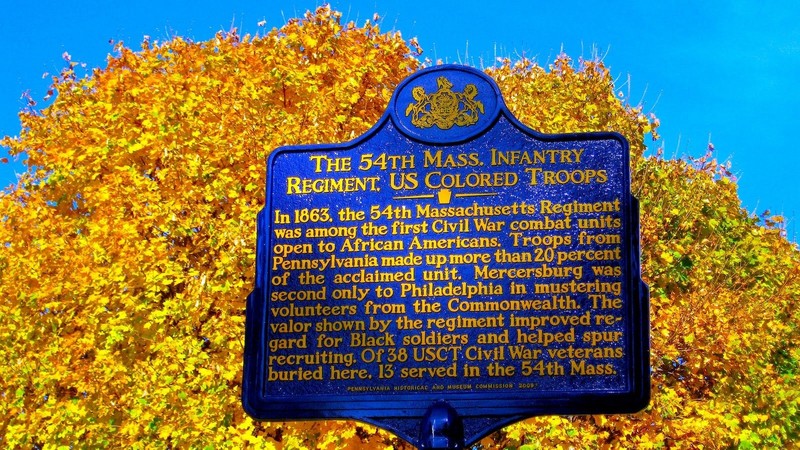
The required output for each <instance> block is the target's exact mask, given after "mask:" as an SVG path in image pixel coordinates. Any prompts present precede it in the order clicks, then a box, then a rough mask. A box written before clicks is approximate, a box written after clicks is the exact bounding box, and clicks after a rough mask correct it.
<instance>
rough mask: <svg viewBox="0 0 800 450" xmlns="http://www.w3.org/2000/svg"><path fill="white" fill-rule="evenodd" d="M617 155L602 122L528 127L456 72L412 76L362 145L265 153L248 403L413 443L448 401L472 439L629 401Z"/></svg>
mask: <svg viewBox="0 0 800 450" xmlns="http://www.w3.org/2000/svg"><path fill="white" fill-rule="evenodd" d="M628 157H629V156H628V146H627V142H626V141H625V140H624V138H622V137H621V136H620V135H618V134H616V133H583V134H570V135H542V134H539V133H536V132H535V131H533V130H530V129H528V128H527V127H525V126H524V125H522V124H521V123H519V122H518V121H517V120H516V119H515V118H514V117H513V116H512V115H511V113H510V112H509V111H508V110H507V108H506V107H505V105H504V104H503V101H502V98H501V96H500V92H499V89H498V88H497V86H496V84H495V83H494V82H493V81H492V80H491V79H490V78H488V77H487V76H486V75H484V74H483V73H481V72H479V71H476V70H474V69H470V68H465V67H460V66H437V67H433V68H430V69H426V70H423V71H420V72H418V73H416V74H414V75H412V76H410V77H409V78H408V79H406V80H405V81H404V82H402V83H401V84H400V85H399V86H398V87H397V89H396V91H395V94H394V96H393V98H392V100H391V101H390V104H389V107H388V109H387V113H386V114H384V116H383V117H382V118H381V120H380V121H379V122H378V123H377V124H376V125H375V126H374V127H373V128H372V129H371V130H370V131H369V132H368V133H367V134H365V135H364V136H361V137H360V138H358V139H355V140H353V141H351V142H348V143H344V144H322V145H310V146H296V147H283V148H279V149H276V150H275V151H274V152H273V153H272V154H271V155H270V159H269V162H268V173H267V198H266V204H265V207H264V210H263V211H262V212H261V214H260V215H259V218H258V244H257V258H256V260H257V263H256V283H255V289H254V290H253V293H252V294H251V295H250V296H249V297H248V305H247V326H246V329H247V331H246V332H247V336H246V340H245V341H246V348H245V371H244V379H243V404H244V406H245V409H246V410H247V411H248V412H249V413H250V414H251V415H253V416H254V417H256V418H259V419H282V420H286V419H315V418H353V419H359V420H364V421H368V422H371V423H374V424H376V425H379V426H382V427H385V428H388V429H390V430H392V431H393V432H395V433H397V434H399V435H400V436H402V437H404V438H406V439H409V440H411V441H414V440H415V439H416V438H415V436H418V435H419V432H418V431H419V427H420V421H421V420H423V417H430V416H436V414H430V412H429V411H428V408H429V407H430V408H433V406H432V405H434V404H437V405H439V406H438V408H440V409H441V408H442V403H441V401H444V404H445V407H444V410H447V411H451V409H452V411H455V413H457V416H458V419H459V420H463V428H464V432H465V434H466V436H467V437H468V438H467V439H466V442H473V441H474V440H476V439H478V438H480V437H481V436H483V435H485V434H487V433H489V432H491V431H493V430H494V429H495V428H496V427H498V426H501V425H502V424H505V423H508V422H510V421H513V420H518V419H520V418H523V417H526V416H532V415H542V414H584V413H616V412H632V411H636V410H638V409H641V408H643V407H644V406H645V405H646V403H647V401H648V399H649V379H648V378H647V377H648V364H649V361H648V360H649V357H648V352H649V349H648V333H649V331H648V325H647V324H648V320H647V315H648V290H647V287H646V285H645V284H644V283H643V282H642V281H641V277H640V273H639V242H638V207H637V202H636V199H635V198H633V197H632V196H631V194H630V180H629V168H628V164H629V163H628ZM452 411H451V412H452ZM448 414H450V413H448ZM425 426H427V425H425Z"/></svg>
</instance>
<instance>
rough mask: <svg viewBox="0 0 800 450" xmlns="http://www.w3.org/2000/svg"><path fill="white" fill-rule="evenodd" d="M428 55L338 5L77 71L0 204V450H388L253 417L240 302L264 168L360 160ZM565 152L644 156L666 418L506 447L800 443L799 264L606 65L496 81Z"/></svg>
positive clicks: (28, 133)
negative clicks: (595, 148) (627, 151)
mask: <svg viewBox="0 0 800 450" xmlns="http://www.w3.org/2000/svg"><path fill="white" fill-rule="evenodd" d="M418 54H419V49H418V47H417V46H416V42H414V41H409V42H407V41H405V40H403V39H402V37H401V36H400V35H399V34H397V33H382V32H381V31H380V30H379V28H378V26H377V25H376V24H375V23H372V22H367V23H366V24H365V25H363V26H356V25H355V24H352V23H350V24H342V23H341V22H340V15H339V14H338V13H336V12H334V11H331V10H330V9H328V8H325V7H323V8H320V9H318V10H317V11H316V12H314V13H308V14H306V16H305V17H304V18H303V19H301V20H292V21H290V22H289V23H288V24H286V25H285V26H284V27H282V28H281V29H276V30H273V31H271V32H269V33H267V34H264V35H260V36H252V37H251V36H238V35H237V34H236V33H219V34H218V35H217V36H216V37H215V38H214V39H211V40H210V41H207V42H188V41H186V40H183V39H180V38H175V39H172V40H170V41H167V42H163V43H151V42H145V43H143V45H142V48H141V50H139V51H133V50H131V49H129V48H126V47H124V46H121V45H119V46H117V47H116V54H115V55H114V56H113V57H111V58H109V61H108V65H107V67H106V68H104V69H99V70H96V71H94V72H93V73H92V74H91V75H89V76H87V77H78V76H77V75H76V74H75V71H74V69H75V66H74V63H69V64H68V66H67V67H66V68H65V69H64V71H63V72H62V73H61V74H60V76H58V77H57V78H56V79H54V81H53V89H54V92H55V93H56V95H55V99H54V101H53V103H52V104H51V105H50V106H48V107H47V108H45V109H43V110H41V111H37V110H33V109H30V110H26V111H23V113H22V114H21V119H22V130H21V132H20V134H19V137H18V138H5V139H3V141H2V144H3V145H4V146H5V147H7V148H8V149H9V151H10V153H12V154H14V155H20V154H25V155H26V156H27V164H28V171H27V173H26V174H24V175H23V176H22V178H21V179H20V181H19V183H18V184H17V185H16V186H14V187H12V188H10V189H8V190H6V191H5V192H4V193H3V194H2V197H0V211H1V212H0V217H2V220H0V241H2V243H3V245H2V246H0V298H2V300H0V359H2V361H3V364H2V365H0V396H2V400H3V401H2V402H0V444H2V446H3V447H8V448H59V447H64V448H71V447H78V448H96V447H133V448H145V447H148V448H149V447H155V448H187V447H197V448H242V447H245V446H249V447H250V448H277V447H285V448H313V447H318V448H348V447H353V446H356V445H365V446H371V447H375V448H384V447H388V446H394V447H403V446H405V445H406V444H404V443H403V442H401V441H399V440H397V439H396V438H394V437H393V436H391V435H390V434H388V433H386V432H384V431H381V430H378V429H376V428H375V427H373V426H369V425H365V424H359V423H354V422H346V421H331V422H323V421H320V422H293V423H257V422H253V421H252V420H251V419H250V418H249V417H247V416H246V415H245V414H244V413H243V411H242V408H241V404H240V399H239V397H240V394H241V387H240V384H241V377H242V374H241V361H242V352H243V339H244V337H243V335H244V326H243V323H244V299H245V297H246V295H247V293H248V292H249V291H250V289H251V287H252V284H253V279H254V265H255V264H254V250H255V226H254V224H255V216H256V214H257V212H258V211H259V209H260V208H261V206H262V205H263V203H264V185H265V160H266V157H267V155H268V154H269V152H270V151H271V150H272V149H274V148H276V147H278V146H282V145H294V144H308V143H316V142H342V141H347V140H350V139H352V138H354V137H356V136H358V135H360V134H361V133H363V132H365V131H366V130H367V129H368V128H369V127H370V126H371V125H372V124H374V123H375V122H376V121H377V120H378V118H379V117H380V116H381V114H382V113H383V111H384V109H385V107H386V104H387V102H388V100H389V98H390V96H391V93H392V91H393V89H394V87H395V86H396V85H397V84H398V83H399V82H400V81H401V80H402V79H403V78H405V77H406V76H407V75H409V74H410V73H412V72H413V71H414V70H416V69H417V68H418V67H419V66H420V63H419V62H418V61H417V59H415V58H416V57H417V56H418ZM488 72H489V74H490V76H492V77H493V78H494V79H495V80H496V81H497V82H498V84H499V86H500V88H501V90H502V91H503V94H504V96H505V99H506V102H507V103H508V105H509V107H510V108H511V109H512V111H513V112H514V113H515V114H516V115H517V117H518V118H519V119H520V120H521V121H522V122H524V123H525V124H527V125H529V126H530V127H532V128H534V129H536V130H538V131H541V132H545V133H555V132H577V131H607V130H612V131H617V132H620V133H622V134H623V135H625V136H626V138H627V139H628V140H629V142H630V143H631V152H632V155H631V156H632V158H631V160H632V171H633V177H632V178H633V183H634V187H633V189H634V194H635V195H636V196H637V197H639V199H640V201H641V206H642V241H643V242H642V244H643V263H644V267H643V273H644V277H645V279H646V280H647V281H648V282H649V283H650V285H651V289H652V294H653V295H652V297H653V298H652V311H651V321H652V329H653V333H652V334H653V341H652V360H651V366H652V371H653V374H652V376H653V400H652V402H651V405H650V407H649V408H648V409H647V410H645V411H643V412H642V413H639V414H636V415H631V416H592V417H544V418H534V419H529V420H526V421H523V422H520V423H518V424H515V425H512V426H510V427H507V428H506V429H504V430H502V431H499V432H497V433H495V434H493V435H492V436H489V437H487V438H486V439H484V441H483V442H482V445H484V446H486V447H489V448H503V447H514V446H518V447H523V448H524V447H527V448H539V447H541V446H553V447H557V446H561V447H564V448H567V447H570V446H571V447H576V448H585V447H594V448H652V447H670V448H673V447H674V448H699V447H708V448H718V447H731V446H740V447H742V448H748V447H750V448H762V447H775V448H778V447H782V446H787V445H790V443H791V442H793V441H794V440H797V439H798V438H800V436H798V434H800V412H798V409H797V406H796V405H797V404H798V403H800V388H798V386H797V382H796V378H795V377H796V376H797V373H798V360H800V353H799V352H798V349H797V346H796V345H793V343H795V342H797V341H798V324H800V313H798V312H797V309H796V308H794V306H793V303H794V301H795V300H796V299H798V298H800V252H798V250H797V248H796V247H795V246H793V245H792V244H790V243H788V242H787V241H786V240H785V238H783V237H782V236H781V235H780V230H779V228H778V226H777V221H779V220H780V218H774V217H766V216H765V217H761V218H755V217H751V216H749V215H748V214H747V213H746V212H745V211H744V210H742V208H741V206H740V203H739V200H738V197H737V195H736V184H735V182H733V181H732V178H731V176H730V174H729V172H728V168H727V166H725V165H721V164H719V163H718V162H716V161H714V160H712V159H711V158H710V157H705V158H701V159H698V160H676V161H668V160H664V159H663V158H661V157H660V156H659V155H656V156H654V157H644V156H643V152H644V139H645V136H646V135H647V134H648V133H655V129H656V127H657V125H658V123H657V120H655V118H654V117H647V116H645V115H644V114H642V112H641V111H640V110H639V109H636V108H632V107H628V106H626V105H624V104H623V103H622V102H621V101H620V99H619V98H617V97H616V96H615V95H614V86H613V81H612V79H611V77H610V76H609V74H608V70H607V69H606V68H605V67H604V66H603V65H602V64H601V63H599V62H595V61H584V62H580V63H578V64H574V63H573V62H571V61H570V60H569V59H568V58H567V57H565V56H560V57H559V58H558V59H557V60H556V61H555V62H554V63H553V65H552V66H551V67H550V68H549V70H545V69H544V68H541V67H539V66H537V65H536V64H534V63H532V62H530V61H521V62H518V63H513V64H512V63H511V62H505V63H503V64H501V65H499V66H498V67H496V68H493V69H490V70H489V71H488Z"/></svg>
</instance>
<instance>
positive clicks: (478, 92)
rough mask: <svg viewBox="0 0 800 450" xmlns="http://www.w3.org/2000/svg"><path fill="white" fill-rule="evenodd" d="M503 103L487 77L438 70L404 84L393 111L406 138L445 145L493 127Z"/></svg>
mask: <svg viewBox="0 0 800 450" xmlns="http://www.w3.org/2000/svg"><path fill="white" fill-rule="evenodd" d="M499 99H500V91H499V89H498V88H497V86H496V85H495V84H494V82H493V81H491V80H490V79H487V77H486V76H485V75H484V74H482V73H480V72H478V71H473V70H470V69H468V68H464V67H459V70H453V66H437V67H434V68H431V69H429V70H428V71H422V72H419V73H418V74H416V75H415V76H412V77H409V78H408V79H406V80H405V81H403V82H402V83H401V84H400V85H399V86H398V87H397V90H396V91H395V96H394V98H393V102H392V103H393V107H392V106H390V111H392V113H393V114H392V115H393V116H394V117H393V118H394V119H395V122H396V123H397V124H398V125H399V128H400V130H402V131H403V132H404V133H405V134H406V135H408V136H410V137H412V138H415V139H418V140H421V141H423V142H428V143H443V144H444V143H453V142H458V141H462V140H465V139H469V138H471V137H473V136H476V135H477V134H479V133H481V132H482V131H484V130H486V128H488V127H489V126H491V123H492V121H493V120H494V119H495V118H496V116H497V110H498V108H499V107H500V106H501V102H500V101H499Z"/></svg>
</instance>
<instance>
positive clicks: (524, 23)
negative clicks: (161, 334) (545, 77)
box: [0, 0, 800, 242]
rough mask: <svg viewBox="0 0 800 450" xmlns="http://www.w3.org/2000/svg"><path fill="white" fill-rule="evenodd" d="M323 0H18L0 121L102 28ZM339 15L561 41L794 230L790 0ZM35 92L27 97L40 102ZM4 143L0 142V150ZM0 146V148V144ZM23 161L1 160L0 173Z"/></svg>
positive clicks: (795, 61) (465, 55)
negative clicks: (728, 168) (597, 61)
mask: <svg viewBox="0 0 800 450" xmlns="http://www.w3.org/2000/svg"><path fill="white" fill-rule="evenodd" d="M321 3H322V2H318V1H301V0H283V1H277V0H271V1H267V0H262V1H244V0H234V1H219V0H215V1H207V0H193V1H184V0H180V1H153V0H139V1H136V2H122V3H121V2H106V1H102V2H101V1H95V0H88V1H80V0H78V1H76V2H64V1H57V2H56V1H49V0H46V1H37V2H33V1H26V2H12V3H11V4H9V5H5V6H4V8H3V13H2V14H0V42H3V45H2V46H0V135H6V134H8V135H12V136H13V135H16V134H18V132H19V126H20V125H19V121H18V119H17V113H18V111H19V110H20V109H21V108H22V107H23V106H24V102H23V101H22V100H21V99H20V96H21V94H22V93H23V92H25V91H29V92H30V93H31V95H32V96H33V98H34V99H36V100H41V99H42V97H43V96H44V94H45V92H46V91H47V87H48V84H49V76H47V77H44V78H43V74H45V73H50V74H57V73H58V72H59V71H60V69H61V68H62V67H63V65H64V61H63V60H62V54H63V53H64V52H68V53H69V54H70V55H71V56H72V60H73V61H76V62H79V63H85V64H87V66H88V67H89V68H92V67H104V66H105V60H106V56H107V55H108V53H109V52H110V51H111V45H110V44H109V41H110V40H114V41H123V42H125V43H126V44H127V45H128V46H130V47H133V48H138V47H139V43H140V42H141V40H142V38H143V37H144V36H145V35H147V36H150V37H151V38H152V39H154V40H155V39H157V40H165V39H168V38H170V37H171V36H175V35H181V36H186V37H189V38H192V39H194V40H206V39H209V38H211V37H212V36H213V35H214V33H215V32H216V31H218V30H222V29H224V30H228V29H230V28H231V26H235V27H237V28H239V30H240V31H242V32H243V33H247V32H250V33H255V32H256V31H258V30H259V27H258V22H260V21H262V20H263V21H266V28H268V29H269V28H273V27H280V26H281V25H282V24H283V23H284V22H285V20H286V19H289V18H291V17H297V16H300V15H302V14H303V13H304V12H305V11H306V10H309V9H314V8H315V7H316V6H318V5H319V4H321ZM331 4H332V6H333V8H334V9H337V10H339V11H341V12H342V13H343V18H344V19H345V20H355V21H356V22H357V23H359V24H362V23H363V22H364V20H366V19H368V18H371V17H372V15H373V13H376V12H377V13H378V14H379V15H380V16H381V17H382V22H381V23H382V29H383V30H399V31H401V32H402V34H403V36H404V37H406V38H411V37H417V38H418V39H419V42H420V44H421V45H422V47H423V49H424V50H425V53H424V55H423V57H426V56H427V57H430V58H431V59H433V60H436V59H442V60H444V61H446V62H463V63H468V64H470V65H473V66H477V67H481V66H488V65H492V63H493V60H494V59H495V57H496V56H507V57H511V58H512V59H516V58H518V57H519V56H521V55H525V56H527V57H530V58H533V59H535V60H536V61H537V62H538V63H539V64H540V65H544V66H546V65H547V64H549V63H550V62H552V60H553V58H554V57H555V56H556V55H557V54H558V53H559V52H560V51H561V50H562V49H563V50H564V51H565V52H566V53H567V54H569V55H570V56H572V57H574V58H575V59H577V58H578V57H581V56H583V57H586V58H589V57H592V56H593V54H595V53H597V54H599V55H601V57H603V59H604V61H605V62H606V64H607V65H608V66H609V67H610V69H611V71H612V74H614V76H615V77H617V88H618V90H621V91H622V92H623V93H625V95H626V96H627V98H628V100H629V101H630V102H631V103H633V104H639V103H641V104H642V105H643V106H644V109H645V111H646V112H654V113H655V114H656V115H657V116H658V117H659V118H660V119H661V123H662V127H661V135H662V137H663V142H660V143H655V144H652V143H651V144H649V145H650V148H653V149H655V148H656V147H657V146H659V145H662V144H663V146H664V148H665V151H666V154H667V155H668V156H673V155H674V156H682V155H695V156H699V155H702V154H703V153H704V152H705V149H706V146H707V144H708V142H709V137H710V139H711V141H712V142H713V143H714V146H715V148H716V152H717V155H718V157H719V158H720V159H722V160H728V159H730V160H731V161H732V162H733V171H734V173H736V174H737V176H738V177H739V185H740V196H741V198H742V200H743V204H744V207H745V208H747V209H748V210H749V211H751V212H762V211H763V210H765V209H769V210H770V211H772V212H773V213H781V214H783V215H785V216H786V217H787V218H788V220H789V221H790V224H789V232H788V234H789V236H788V237H789V238H790V239H792V240H794V241H795V242H797V241H798V238H800V236H798V230H800V228H798V227H797V224H796V222H797V221H800V182H799V181H798V176H797V174H796V172H797V171H798V169H799V168H800V150H798V148H797V147H796V145H795V141H794V138H793V137H794V136H795V135H797V129H798V125H797V117H798V106H800V89H798V85H797V83H798V81H800V3H798V2H796V1H795V0H778V1H768V2H767V1H756V0H752V1H750V0H748V1H720V0H712V1H688V0H683V1H667V2H658V1H646V2H645V1H642V2H633V3H632V2H622V1H601V2H589V1H586V2H581V1H574V0H560V1H548V2H538V1H503V0H495V1H491V2H484V1H482V2H478V1H475V2H473V1H463V0H461V1H453V0H445V1H427V2H410V1H380V2H378V1H374V0H373V1H350V2H344V1H333V2H331ZM41 104H43V103H41V102H40V105H41ZM3 153H4V152H3ZM2 156H6V155H0V157H2ZM21 171H24V167H23V166H22V164H21V161H16V162H15V161H12V162H11V163H9V164H0V186H7V185H9V184H11V183H13V182H14V181H15V180H16V177H15V172H21Z"/></svg>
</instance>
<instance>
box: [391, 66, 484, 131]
mask: <svg viewBox="0 0 800 450" xmlns="http://www.w3.org/2000/svg"><path fill="white" fill-rule="evenodd" d="M436 84H437V87H438V88H439V89H438V90H437V91H436V92H434V93H433V94H428V93H426V92H425V89H424V88H423V87H422V86H417V87H415V88H414V89H413V90H412V91H411V96H412V97H414V100H416V101H417V102H416V103H410V104H409V105H408V107H407V108H406V117H408V116H409V115H411V123H412V124H413V125H414V126H416V127H417V128H430V127H432V126H434V125H436V126H437V127H439V128H441V129H442V130H449V129H450V128H452V127H453V125H458V126H460V127H464V126H469V125H473V124H475V123H476V122H478V118H479V116H480V114H483V113H484V111H483V103H481V101H480V100H475V97H476V96H477V95H478V88H477V87H475V85H474V84H468V85H466V86H464V91H463V92H453V83H451V82H450V80H448V79H447V78H445V77H439V78H437V79H436Z"/></svg>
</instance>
